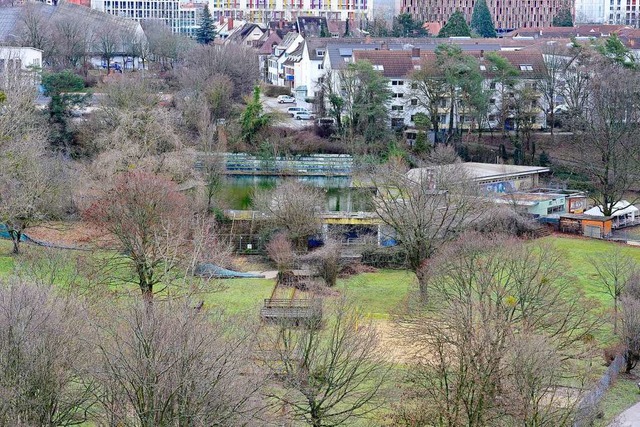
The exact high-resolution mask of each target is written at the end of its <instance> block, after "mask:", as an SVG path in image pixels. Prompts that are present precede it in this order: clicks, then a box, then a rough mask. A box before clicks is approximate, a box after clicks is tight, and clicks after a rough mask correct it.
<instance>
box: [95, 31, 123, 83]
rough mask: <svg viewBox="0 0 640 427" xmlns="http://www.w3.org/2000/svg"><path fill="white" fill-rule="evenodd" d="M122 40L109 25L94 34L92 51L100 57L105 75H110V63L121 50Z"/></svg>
mask: <svg viewBox="0 0 640 427" xmlns="http://www.w3.org/2000/svg"><path fill="white" fill-rule="evenodd" d="M121 47H122V40H121V39H120V35H119V34H118V31H117V29H115V28H111V27H110V26H109V25H103V27H102V28H101V29H100V30H99V31H97V32H96V34H95V40H94V41H93V50H94V51H95V52H96V53H97V54H99V55H100V58H102V60H103V61H104V63H105V64H106V66H107V74H109V73H111V61H112V60H113V58H115V56H116V54H117V53H118V52H119V51H120V50H121Z"/></svg>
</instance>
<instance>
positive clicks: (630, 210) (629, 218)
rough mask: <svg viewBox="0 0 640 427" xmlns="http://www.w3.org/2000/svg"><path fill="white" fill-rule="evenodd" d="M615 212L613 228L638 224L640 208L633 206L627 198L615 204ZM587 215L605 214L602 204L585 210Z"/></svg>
mask: <svg viewBox="0 0 640 427" xmlns="http://www.w3.org/2000/svg"><path fill="white" fill-rule="evenodd" d="M612 210H613V212H612V213H611V217H612V218H613V222H612V225H613V228H622V227H628V226H631V225H638V223H639V221H638V219H639V218H640V215H638V212H639V210H638V208H636V207H635V206H633V205H632V204H631V203H629V202H627V201H626V200H620V201H619V202H616V204H614V205H613V209H612ZM584 214H585V215H592V216H604V214H603V213H602V207H601V206H595V207H593V208H591V209H589V210H587V211H585V212H584Z"/></svg>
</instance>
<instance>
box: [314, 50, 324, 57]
mask: <svg viewBox="0 0 640 427" xmlns="http://www.w3.org/2000/svg"><path fill="white" fill-rule="evenodd" d="M316 55H318V56H319V57H322V56H324V50H322V49H318V50H316Z"/></svg>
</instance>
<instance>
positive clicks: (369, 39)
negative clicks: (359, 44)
mask: <svg viewBox="0 0 640 427" xmlns="http://www.w3.org/2000/svg"><path fill="white" fill-rule="evenodd" d="M364 42H365V43H366V44H369V43H371V36H370V35H368V34H367V37H365V38H364Z"/></svg>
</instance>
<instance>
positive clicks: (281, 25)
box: [279, 18, 284, 29]
mask: <svg viewBox="0 0 640 427" xmlns="http://www.w3.org/2000/svg"><path fill="white" fill-rule="evenodd" d="M279 25H280V29H283V28H284V20H283V19H282V18H280V23H279Z"/></svg>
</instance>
